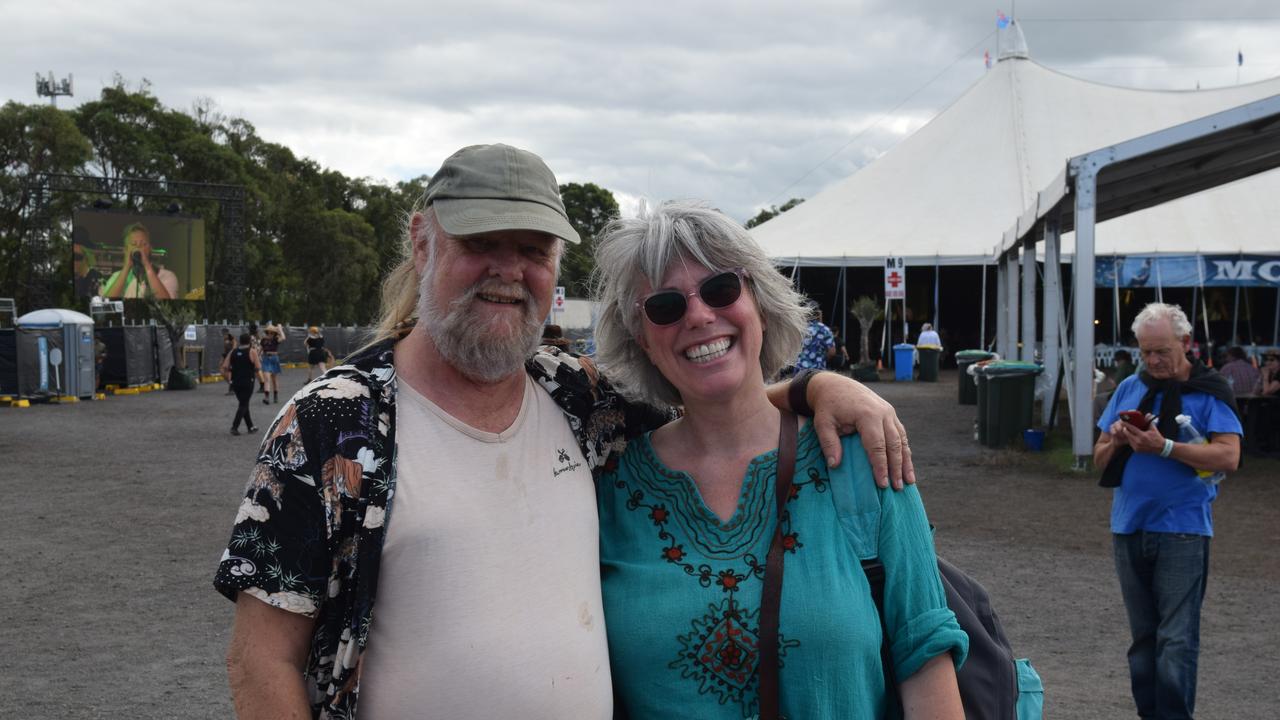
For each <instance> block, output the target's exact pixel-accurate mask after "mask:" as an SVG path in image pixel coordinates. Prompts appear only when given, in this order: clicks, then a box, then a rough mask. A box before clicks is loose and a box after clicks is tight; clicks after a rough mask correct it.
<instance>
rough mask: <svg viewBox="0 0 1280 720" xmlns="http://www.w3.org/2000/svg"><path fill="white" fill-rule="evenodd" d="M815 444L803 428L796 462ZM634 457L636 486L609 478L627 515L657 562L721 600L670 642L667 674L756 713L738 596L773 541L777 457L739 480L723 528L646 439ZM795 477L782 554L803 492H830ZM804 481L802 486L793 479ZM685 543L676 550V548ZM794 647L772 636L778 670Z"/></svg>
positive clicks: (750, 623) (751, 617)
mask: <svg viewBox="0 0 1280 720" xmlns="http://www.w3.org/2000/svg"><path fill="white" fill-rule="evenodd" d="M816 443H817V437H816V435H815V434H814V433H813V431H812V426H811V425H810V426H806V427H805V428H804V429H803V430H802V431H801V433H800V437H799V438H798V441H797V445H798V447H797V457H799V458H809V457H818V458H821V457H822V454H821V452H816V453H815V452H814V451H813V446H814V445H816ZM637 446H638V450H639V451H640V452H638V453H636V455H637V456H638V457H627V456H624V458H623V462H624V463H627V465H628V466H629V467H628V469H629V470H630V475H631V477H632V478H634V479H635V482H634V483H633V484H631V485H630V488H629V486H628V483H627V482H626V481H624V480H622V479H620V477H619V476H614V478H613V480H612V482H613V483H614V487H615V488H617V489H619V490H621V491H624V492H627V501H626V507H627V509H628V510H630V511H632V512H642V513H645V514H646V516H647V519H648V521H649V522H651V523H653V526H654V529H655V530H656V539H657V541H658V544H659V546H660V548H659V557H660V558H661V559H662V560H664V561H666V562H667V563H668V564H669V565H671V566H672V568H673V569H678V570H679V571H680V572H681V573H682V574H683V575H684V576H687V577H689V578H692V579H694V580H696V581H697V583H698V585H699V586H700V587H702V588H708V589H709V588H713V587H714V588H719V590H720V592H721V599H720V600H719V601H718V602H714V601H713V602H710V603H708V604H707V605H706V606H705V607H704V608H703V609H702V610H701V614H700V615H699V616H698V617H695V618H692V619H691V621H690V625H689V626H688V627H689V629H688V631H687V632H685V633H682V634H678V635H677V636H676V644H677V646H678V650H677V654H676V658H675V659H674V660H672V661H671V662H670V663H669V664H668V665H667V667H668V668H670V669H671V670H675V671H677V672H679V673H680V677H681V678H682V679H685V680H691V681H693V682H696V683H697V684H698V694H700V695H707V694H713V695H715V696H716V698H717V699H718V701H719V702H720V704H722V705H723V704H726V703H729V702H733V703H734V704H736V705H737V706H738V707H739V708H741V711H742V713H743V717H744V718H749V717H752V716H753V714H755V713H756V712H758V702H759V701H758V698H757V696H756V666H757V664H758V663H759V647H758V642H759V641H758V636H757V633H758V631H759V612H760V611H759V595H758V587H759V586H756V588H757V594H755V595H751V596H750V597H751V598H752V600H751V601H750V603H749V605H750V606H751V607H744V606H743V605H742V603H741V601H739V600H738V593H739V592H741V591H742V589H743V588H744V587H745V586H747V585H753V582H752V581H753V580H754V581H760V582H762V581H763V579H764V574H765V559H764V557H760V556H757V555H756V553H754V552H749V551H748V550H749V549H750V548H757V547H760V542H761V539H762V537H761V536H763V535H765V533H768V536H769V537H772V530H773V525H774V523H773V520H772V519H773V516H774V510H773V505H774V503H773V480H774V478H775V476H776V471H777V462H778V455H777V451H776V450H773V451H770V452H768V453H765V454H762V455H760V456H758V457H756V458H755V459H753V460H752V461H751V463H750V464H749V465H748V467H747V473H746V475H745V477H744V478H743V488H742V493H741V495H740V497H739V501H738V507H737V509H736V511H735V512H734V515H733V517H731V518H730V519H729V520H728V521H727V522H725V523H721V522H720V521H719V518H718V517H717V516H716V515H715V514H714V513H713V512H711V511H710V509H709V508H707V507H706V505H705V503H703V502H702V500H701V496H700V495H699V494H698V492H697V486H696V485H695V484H694V481H693V478H691V477H690V476H689V475H688V474H687V473H683V472H677V471H674V470H671V469H670V468H668V467H666V466H665V465H664V464H663V463H662V462H661V460H660V459H659V458H658V456H657V454H656V453H655V452H654V450H653V447H652V445H651V444H650V443H649V438H648V437H647V436H646V437H645V438H644V439H643V440H642V441H641V442H638V443H637ZM797 470H798V471H802V472H798V473H797V477H796V479H795V481H794V482H793V484H792V487H791V494H790V496H789V497H788V499H787V505H788V512H787V513H786V514H785V515H784V516H783V518H782V519H781V522H782V543H783V548H784V549H785V550H786V551H787V552H788V553H792V554H794V553H797V552H798V551H799V550H800V549H801V548H803V547H804V543H802V542H801V541H800V536H799V533H798V532H797V531H796V530H795V528H794V527H793V525H792V522H791V512H790V508H791V507H793V505H792V503H794V502H795V501H796V500H797V498H799V497H800V495H801V493H802V492H804V490H805V488H810V489H812V491H813V492H815V493H825V492H826V491H827V488H828V487H829V483H828V479H827V476H826V474H825V473H823V472H820V471H819V469H818V468H816V467H812V466H809V467H803V465H802V467H798V468H797ZM801 475H803V476H804V477H803V479H802V478H801V477H800V476H801ZM682 539H683V540H684V542H681V540H682ZM685 543H688V544H689V545H690V546H691V547H692V548H694V549H696V551H697V552H699V553H701V554H702V555H703V556H704V557H706V558H708V559H709V560H711V561H712V562H714V564H715V566H714V567H713V565H712V563H699V564H697V565H695V564H694V563H693V562H691V561H690V560H691V559H690V557H689V555H690V553H689V551H687V550H686V549H685ZM799 646H800V641H799V640H793V639H789V638H787V637H786V636H785V635H783V634H780V635H779V649H778V654H779V659H780V660H782V661H783V662H784V664H785V658H786V654H787V651H788V650H790V649H794V648H797V647H799Z"/></svg>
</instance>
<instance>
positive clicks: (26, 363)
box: [16, 308, 96, 398]
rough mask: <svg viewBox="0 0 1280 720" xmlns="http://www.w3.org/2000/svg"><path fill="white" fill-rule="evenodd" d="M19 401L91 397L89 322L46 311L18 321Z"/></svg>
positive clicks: (70, 313)
mask: <svg viewBox="0 0 1280 720" xmlns="http://www.w3.org/2000/svg"><path fill="white" fill-rule="evenodd" d="M17 325H18V326H17V333H16V336H17V362H18V395H19V397H39V396H54V395H61V396H72V397H82V398H84V397H93V392H94V389H95V387H96V383H95V382H94V377H93V361H94V350H93V319H92V318H90V317H89V316H88V315H85V314H83V313H78V312H76V311H75V310H65V309H62V308H46V309H44V310H33V311H32V312H29V313H27V314H26V315H23V316H22V317H20V318H18V324H17Z"/></svg>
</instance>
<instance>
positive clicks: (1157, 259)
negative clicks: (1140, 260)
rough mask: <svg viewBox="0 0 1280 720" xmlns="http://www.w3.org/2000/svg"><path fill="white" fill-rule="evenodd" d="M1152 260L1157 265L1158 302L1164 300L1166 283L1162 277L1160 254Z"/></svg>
mask: <svg viewBox="0 0 1280 720" xmlns="http://www.w3.org/2000/svg"><path fill="white" fill-rule="evenodd" d="M1151 262H1152V263H1154V264H1155V266H1156V302H1159V303H1162V302H1164V283H1163V282H1162V278H1161V277H1160V256H1159V255H1156V256H1155V257H1153V258H1151Z"/></svg>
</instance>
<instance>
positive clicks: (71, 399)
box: [53, 395, 80, 403]
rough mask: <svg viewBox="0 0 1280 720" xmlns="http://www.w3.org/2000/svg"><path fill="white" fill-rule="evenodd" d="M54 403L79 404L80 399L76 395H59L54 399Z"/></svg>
mask: <svg viewBox="0 0 1280 720" xmlns="http://www.w3.org/2000/svg"><path fill="white" fill-rule="evenodd" d="M53 401H54V402H56V403H78V402H80V398H78V397H76V396H75V395H57V396H55V397H54V398H53Z"/></svg>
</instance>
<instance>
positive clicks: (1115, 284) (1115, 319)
mask: <svg viewBox="0 0 1280 720" xmlns="http://www.w3.org/2000/svg"><path fill="white" fill-rule="evenodd" d="M1111 267H1113V268H1115V272H1114V273H1112V274H1111V311H1112V312H1111V344H1112V345H1117V346H1118V345H1119V344H1120V260H1119V258H1117V257H1116V254H1115V253H1112V254H1111Z"/></svg>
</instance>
